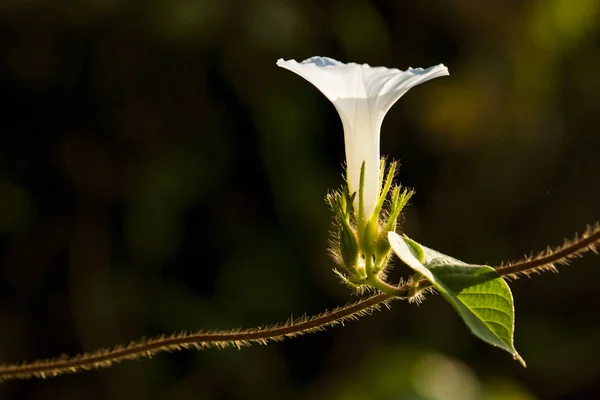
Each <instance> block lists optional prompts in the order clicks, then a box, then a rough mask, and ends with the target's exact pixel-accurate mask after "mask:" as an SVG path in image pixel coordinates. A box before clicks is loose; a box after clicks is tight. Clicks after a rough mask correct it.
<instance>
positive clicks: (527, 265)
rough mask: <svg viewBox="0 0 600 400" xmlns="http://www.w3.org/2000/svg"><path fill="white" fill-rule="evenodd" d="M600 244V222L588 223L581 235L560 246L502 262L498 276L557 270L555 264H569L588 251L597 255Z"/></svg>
mask: <svg viewBox="0 0 600 400" xmlns="http://www.w3.org/2000/svg"><path fill="white" fill-rule="evenodd" d="M599 244H600V223H596V224H595V225H594V226H590V225H588V226H587V228H586V230H585V231H584V232H583V234H582V235H581V237H578V236H577V235H576V236H575V238H574V239H573V240H566V239H565V241H564V243H563V244H562V245H561V246H557V247H555V248H551V247H548V248H547V249H546V250H544V251H541V252H539V253H538V254H537V255H536V256H533V257H532V256H529V257H525V258H523V259H522V260H519V261H516V262H512V263H507V264H503V265H501V266H499V267H497V268H496V271H497V272H498V274H499V275H500V276H506V277H508V278H516V277H518V275H520V274H523V275H526V276H529V275H530V274H531V273H537V274H539V273H541V272H543V271H552V272H557V269H556V265H569V264H570V263H571V261H572V260H573V259H574V258H578V257H582V256H583V254H584V253H587V252H588V251H591V252H593V253H594V254H596V255H598V245H599Z"/></svg>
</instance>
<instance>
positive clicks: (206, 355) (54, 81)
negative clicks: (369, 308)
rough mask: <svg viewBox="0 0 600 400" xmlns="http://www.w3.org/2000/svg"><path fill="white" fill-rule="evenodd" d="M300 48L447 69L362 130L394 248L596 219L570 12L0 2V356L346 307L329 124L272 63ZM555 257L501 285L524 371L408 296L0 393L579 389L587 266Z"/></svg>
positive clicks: (591, 90) (486, 259)
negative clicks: (309, 323) (386, 160)
mask: <svg viewBox="0 0 600 400" xmlns="http://www.w3.org/2000/svg"><path fill="white" fill-rule="evenodd" d="M313 55H326V56H331V57H334V58H337V59H340V60H342V61H356V62H361V63H363V62H364V63H370V64H371V65H385V66H390V67H392V66H393V67H398V68H402V69H405V68H407V67H409V66H412V67H428V66H431V65H434V64H438V63H441V62H442V63H445V64H446V65H447V66H448V67H449V69H450V73H451V75H450V77H445V78H440V79H436V80H434V81H431V82H428V83H426V84H423V85H421V86H419V87H417V88H414V89H413V90H411V91H410V92H409V93H408V94H407V95H406V96H405V97H403V98H402V99H401V100H400V101H399V102H398V103H397V105H395V106H394V107H393V108H392V110H391V111H390V113H389V114H388V116H387V118H386V120H385V122H384V125H383V134H382V154H387V155H389V157H391V158H394V159H400V160H401V162H402V167H401V170H400V174H399V178H400V180H401V181H402V183H403V184H405V185H408V186H412V187H414V188H416V189H417V195H416V197H414V200H413V201H412V204H411V206H410V208H408V210H407V211H406V213H405V219H406V220H405V222H404V224H403V227H402V229H403V231H405V232H406V233H408V234H409V235H410V236H412V237H414V238H415V239H416V240H418V241H420V242H421V243H424V244H426V245H428V246H430V247H433V248H436V249H439V250H440V251H443V252H445V253H447V254H450V255H453V256H455V257H457V258H460V259H463V260H466V261H470V262H479V263H489V264H490V265H497V264H498V263H500V262H501V261H503V260H510V259H515V258H519V257H520V256H521V255H523V254H525V253H529V252H530V251H532V250H542V249H543V248H545V246H546V245H548V244H560V243H561V241H562V239H563V238H564V237H565V236H569V237H570V236H572V235H573V234H574V233H575V232H577V231H582V230H583V228H584V227H585V225H586V224H587V223H591V222H594V221H596V220H599V219H600V186H599V185H598V175H599V172H600V132H599V129H598V126H599V125H600V112H599V111H600V109H599V108H600V78H599V77H598V76H597V73H598V71H600V2H598V1H596V0H538V1H495V2H478V1H471V0H453V1H445V0H432V1H427V2H417V1H392V0H388V1H366V0H337V1H328V2H326V1H320V0H238V1H236V0H220V1H216V0H215V1H209V0H170V1H168V0H79V1H68V0H27V1H25V0H2V1H1V2H0V60H1V62H0V99H1V101H2V106H1V107H0V116H1V117H0V132H1V136H0V231H1V242H0V252H1V254H0V361H2V362H16V361H20V360H25V359H36V358H42V357H53V356H57V355H60V354H63V353H68V354H74V353H78V352H81V351H90V350H94V349H97V348H100V347H106V346H111V345H115V344H118V343H123V342H126V341H129V340H133V339H138V338H140V337H142V336H152V335H158V334H162V333H170V332H173V331H180V330H199V329H228V328H237V327H252V326H257V325H263V324H270V323H274V322H276V321H284V320H286V319H287V318H288V317H289V316H290V315H294V316H300V315H302V314H304V313H308V314H313V313H317V312H320V311H322V310H324V309H325V308H332V307H335V306H338V305H342V304H345V303H347V302H349V301H355V300H356V299H357V298H356V297H355V296H352V294H351V293H350V292H349V291H348V290H347V288H345V287H344V286H342V285H341V284H340V283H339V282H338V279H337V278H336V277H335V275H334V274H333V273H332V271H331V269H332V267H333V263H332V261H331V260H330V259H329V258H328V256H327V253H326V247H327V238H328V230H329V228H330V223H331V219H330V214H329V211H328V209H327V207H326V205H325V202H324V201H323V198H324V195H325V193H326V192H327V190H329V189H333V188H337V187H339V186H340V185H341V184H342V179H341V176H342V169H341V165H342V162H343V159H344V147H343V135H342V126H341V123H340V121H339V117H338V115H337V113H336V111H335V109H334V108H333V106H332V105H331V104H330V103H329V102H328V101H327V100H326V99H325V98H324V97H323V96H322V95H321V94H320V93H319V92H318V91H317V90H315V89H314V88H313V87H312V86H311V85H310V84H308V83H307V82H305V81H303V80H302V79H301V78H300V77H298V76H295V75H293V74H291V73H290V72H288V71H285V70H283V69H280V68H277V67H276V66H275V62H276V60H277V59H278V58H280V57H281V58H286V59H289V58H295V59H297V60H302V59H304V58H307V57H310V56H313ZM574 264H575V265H574V266H572V267H567V268H562V272H561V274H559V275H556V274H550V273H549V274H545V275H542V276H537V277H534V278H533V279H526V278H525V279H521V280H518V281H515V282H513V283H512V284H511V287H512V289H513V293H514V297H515V305H516V322H517V327H516V336H515V340H516V345H517V348H518V350H519V351H520V353H521V354H522V356H523V357H524V358H525V359H526V361H527V362H528V368H526V369H523V368H521V366H520V365H519V364H518V363H517V362H515V361H513V360H512V358H511V357H510V355H508V354H506V353H504V352H502V351H500V350H498V349H494V348H492V347H490V346H487V345H485V344H484V343H482V342H481V341H479V340H478V339H476V338H475V337H473V336H472V335H471V334H470V333H469V332H468V330H467V328H465V327H464V325H463V324H462V322H461V321H460V319H459V317H458V316H457V315H456V314H455V313H454V311H453V310H452V309H451V307H450V306H449V305H448V304H446V303H445V302H444V301H443V300H442V299H441V298H440V297H439V296H429V297H428V299H427V300H426V301H425V302H424V303H423V304H422V305H420V306H416V305H411V304H407V303H406V302H395V303H394V304H393V306H392V309H391V310H389V311H388V310H385V311H382V312H378V313H376V314H374V315H372V316H368V317H364V318H362V319H361V320H359V321H357V322H352V323H347V324H346V326H344V327H337V328H334V329H330V330H328V331H327V332H322V333H317V334H312V335H308V336H305V337H302V338H297V339H294V340H288V341H285V342H283V343H278V344H271V345H269V346H267V347H262V346H253V347H251V348H246V349H243V350H242V351H237V350H234V349H229V350H224V351H216V350H208V351H204V352H196V351H186V352H181V353H176V354H164V355H160V356H157V357H155V358H154V359H152V360H143V361H130V362H125V363H123V364H121V365H118V366H115V367H113V368H110V369H106V370H101V371H95V372H88V373H82V374H78V375H73V376H65V377H61V378H58V379H52V380H48V381H37V380H33V381H24V382H11V383H7V384H3V385H0V398H1V399H253V398H267V399H270V398H273V399H308V398H310V399H411V400H475V399H485V400H510V399H514V400H533V399H596V398H600V362H599V361H598V360H600V311H599V310H600V308H599V305H600V301H599V299H598V296H597V289H596V286H597V282H598V279H600V258H597V257H594V256H588V257H586V258H584V259H582V260H578V261H576V262H575V263H574ZM397 271H398V274H399V275H398V276H400V275H406V274H407V273H408V271H407V270H406V269H404V268H403V267H401V266H398V267H397Z"/></svg>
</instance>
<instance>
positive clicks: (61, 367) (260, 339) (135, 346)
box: [0, 294, 393, 382]
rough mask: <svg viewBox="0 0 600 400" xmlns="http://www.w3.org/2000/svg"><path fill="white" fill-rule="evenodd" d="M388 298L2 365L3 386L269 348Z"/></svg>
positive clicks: (366, 311) (355, 316)
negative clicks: (193, 354)
mask: <svg viewBox="0 0 600 400" xmlns="http://www.w3.org/2000/svg"><path fill="white" fill-rule="evenodd" d="M392 299H393V298H392V296H389V295H387V294H377V295H374V296H372V297H369V298H367V299H364V300H360V301H358V302H356V303H352V304H348V305H346V306H344V307H340V308H336V309H334V310H332V311H326V312H324V313H321V314H318V315H316V316H314V317H311V318H307V317H304V318H300V319H297V320H293V321H289V322H287V323H285V324H283V325H276V326H272V327H267V328H255V329H247V330H241V331H227V332H212V333H211V332H198V333H192V334H187V333H179V334H175V335H171V336H167V337H165V336H161V337H157V338H152V339H142V340H140V341H136V342H131V343H129V344H128V345H127V346H119V347H115V348H112V349H101V350H97V351H95V352H93V353H87V354H80V355H77V356H74V357H60V358H55V359H50V360H39V361H33V362H25V363H22V364H4V365H0V382H2V381H7V380H12V379H28V378H32V377H36V378H44V379H45V378H50V377H55V376H59V375H63V374H67V373H77V372H81V371H84V370H91V369H99V368H107V367H110V366H111V365H113V364H114V363H118V362H121V361H123V360H131V359H138V358H142V357H148V358H149V357H152V356H153V355H155V354H157V353H160V352H163V351H175V350H180V349H182V348H183V349H186V348H196V349H204V348H208V347H217V348H224V347H229V346H234V347H237V348H240V347H243V346H248V345H250V344H251V343H259V344H266V343H267V342H268V341H281V340H283V339H285V338H290V337H294V336H299V335H303V334H305V333H310V332H315V331H318V330H323V329H325V328H326V327H329V326H333V325H337V324H340V323H343V322H344V321H347V320H352V319H358V317H360V316H363V315H366V314H369V313H370V312H372V311H374V310H377V309H379V308H380V306H381V304H382V303H383V304H385V305H387V303H388V302H389V301H390V300H392Z"/></svg>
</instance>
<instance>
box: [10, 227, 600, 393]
mask: <svg viewBox="0 0 600 400" xmlns="http://www.w3.org/2000/svg"><path fill="white" fill-rule="evenodd" d="M599 244H600V224H596V225H594V226H593V227H590V226H588V228H587V229H586V231H585V232H584V233H583V235H581V237H580V238H579V237H575V239H574V240H573V241H565V243H564V244H563V245H562V246H558V247H556V248H554V249H552V248H548V249H546V250H545V251H543V252H541V253H539V254H538V255H537V256H535V257H526V258H525V259H523V260H521V261H517V262H514V263H508V264H503V265H500V266H499V267H496V271H497V272H498V274H499V275H500V276H505V277H509V278H510V277H516V276H518V275H520V274H524V275H529V274H530V273H532V272H535V273H540V272H542V271H547V270H556V267H555V265H557V264H559V265H568V264H569V263H570V261H571V260H572V259H574V258H576V257H581V256H582V255H583V254H584V253H586V252H588V251H592V252H594V253H595V254H598V249H597V246H598V245H599ZM418 283H419V288H420V289H426V288H428V287H430V286H431V285H430V284H429V283H428V282H426V281H419V282H418ZM413 285H414V283H413V282H408V283H406V284H404V285H401V286H400V287H399V288H398V292H397V293H398V296H399V297H393V296H390V295H387V294H377V295H374V296H371V297H369V298H367V299H364V300H360V301H357V302H355V303H351V304H348V305H345V306H343V307H339V308H336V309H334V310H332V311H325V312H323V313H321V314H317V315H315V316H313V317H303V318H299V319H296V320H289V321H288V322H286V323H284V324H279V325H274V326H270V327H259V328H254V329H244V330H232V331H214V332H196V333H185V332H183V333H176V334H173V335H170V336H160V337H156V338H151V339H141V340H139V341H133V342H130V343H129V344H128V345H126V346H117V347H114V348H111V349H101V350H97V351H95V352H92V353H84V354H80V355H77V356H74V357H68V356H61V357H58V358H55V359H47V360H37V361H32V362H24V363H18V364H1V365H0V382H2V381H7V380H13V379H28V378H34V377H35V378H44V379H45V378H50V377H55V376H59V375H63V374H67V373H77V372H81V371H86V370H92V369H100V368H108V367H110V366H112V365H113V364H115V363H119V362H121V361H123V360H134V359H139V358H150V357H152V356H154V355H155V354H158V353H161V352H165V351H169V352H171V351H177V350H181V349H189V348H194V349H197V350H202V349H205V348H211V347H215V348H225V347H230V346H233V347H237V348H241V347H244V346H249V345H251V344H252V343H258V344H263V345H265V344H267V343H268V342H269V341H282V340H284V339H286V338H292V337H295V336H300V335H303V334H306V333H311V332H316V331H321V330H324V329H326V328H328V327H331V326H334V325H338V324H343V323H344V322H345V321H349V320H355V319H358V318H359V317H361V316H364V315H367V314H370V313H372V312H373V311H375V310H378V309H379V308H380V307H381V305H382V304H383V305H385V306H388V304H389V302H390V301H391V300H393V299H398V298H407V297H408V295H409V293H410V291H411V288H412V286H413Z"/></svg>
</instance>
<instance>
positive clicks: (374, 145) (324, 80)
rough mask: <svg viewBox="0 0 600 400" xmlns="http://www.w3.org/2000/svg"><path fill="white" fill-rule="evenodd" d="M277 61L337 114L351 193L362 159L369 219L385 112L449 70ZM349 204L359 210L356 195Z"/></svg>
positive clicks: (374, 198) (374, 200)
mask: <svg viewBox="0 0 600 400" xmlns="http://www.w3.org/2000/svg"><path fill="white" fill-rule="evenodd" d="M277 65H278V66H280V67H282V68H285V69H288V70H290V71H292V72H294V73H296V74H298V75H300V76H301V77H303V78H304V79H306V80H307V81H309V82H310V83H312V84H313V85H314V86H315V87H316V88H317V89H319V90H320V91H321V93H323V94H324V95H325V96H326V97H327V98H328V99H329V100H330V101H331V102H332V103H333V105H334V106H335V108H336V109H337V111H338V113H339V114H340V118H341V120H342V124H343V126H344V142H345V148H346V167H347V173H348V177H347V179H348V185H349V187H350V192H351V193H353V192H356V191H357V190H359V185H360V171H361V168H362V163H363V162H364V163H365V181H364V188H363V193H362V194H363V199H364V210H363V211H364V215H365V218H367V219H368V218H369V217H370V215H371V213H372V211H373V209H374V208H375V204H376V203H377V198H378V196H379V173H380V171H379V141H380V140H379V139H380V130H381V124H382V123H383V118H384V117H385V114H386V113H387V112H388V110H389V109H390V107H392V105H394V103H395V102H396V101H397V100H398V99H399V98H400V97H402V95H403V94H404V93H406V92H407V91H408V90H409V89H410V88H412V87H413V86H416V85H418V84H420V83H423V82H426V81H428V80H430V79H433V78H437V77H439V76H444V75H448V69H447V68H446V67H445V66H444V65H443V64H440V65H437V66H434V67H431V68H427V69H422V68H409V69H408V70H406V71H401V70H399V69H389V68H385V67H370V66H369V65H368V64H355V63H348V64H344V63H341V62H339V61H337V60H334V59H332V58H328V57H311V58H309V59H307V60H304V61H302V62H301V63H299V62H297V61H296V60H288V61H285V60H283V59H279V60H278V61H277ZM354 206H355V209H357V210H358V196H357V197H356V198H355V203H354Z"/></svg>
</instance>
